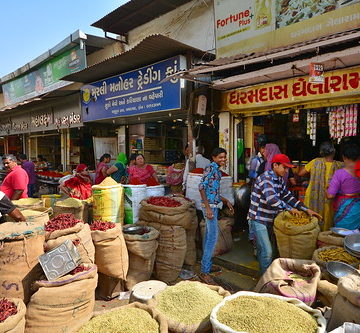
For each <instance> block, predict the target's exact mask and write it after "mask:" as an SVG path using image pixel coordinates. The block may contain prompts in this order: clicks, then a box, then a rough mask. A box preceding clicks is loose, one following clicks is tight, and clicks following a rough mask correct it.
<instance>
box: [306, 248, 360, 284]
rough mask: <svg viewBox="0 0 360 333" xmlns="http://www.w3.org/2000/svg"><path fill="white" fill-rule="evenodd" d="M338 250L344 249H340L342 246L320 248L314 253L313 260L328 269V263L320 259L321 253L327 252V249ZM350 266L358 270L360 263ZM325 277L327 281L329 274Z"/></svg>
mask: <svg viewBox="0 0 360 333" xmlns="http://www.w3.org/2000/svg"><path fill="white" fill-rule="evenodd" d="M338 248H342V247H340V246H324V247H320V248H318V249H316V250H315V251H314V253H313V257H312V260H314V261H315V262H316V263H317V264H318V265H319V266H320V267H321V268H323V269H326V262H325V261H323V260H321V259H320V258H319V253H320V252H322V251H326V250H327V249H338ZM329 261H334V260H329ZM338 261H339V260H338ZM350 265H351V266H353V267H355V268H356V267H358V265H359V261H358V262H356V263H353V264H350ZM324 277H325V278H326V279H328V278H327V277H328V275H327V274H324Z"/></svg>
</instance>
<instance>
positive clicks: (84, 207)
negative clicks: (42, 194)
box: [54, 198, 89, 222]
mask: <svg viewBox="0 0 360 333" xmlns="http://www.w3.org/2000/svg"><path fill="white" fill-rule="evenodd" d="M64 213H70V214H73V215H74V216H75V218H76V219H79V220H83V221H84V222H88V217H89V205H88V204H87V202H86V201H84V200H79V199H76V198H67V199H64V200H58V201H56V202H55V204H54V217H56V216H58V215H59V214H64Z"/></svg>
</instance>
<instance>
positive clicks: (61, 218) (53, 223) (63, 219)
mask: <svg viewBox="0 0 360 333" xmlns="http://www.w3.org/2000/svg"><path fill="white" fill-rule="evenodd" d="M79 222H83V221H81V220H78V219H76V218H75V216H74V215H73V214H71V213H65V214H59V215H58V216H56V217H53V218H52V219H51V220H49V222H48V223H46V225H45V230H46V231H50V232H51V231H55V230H63V229H68V228H72V227H73V226H75V225H76V224H77V223H79Z"/></svg>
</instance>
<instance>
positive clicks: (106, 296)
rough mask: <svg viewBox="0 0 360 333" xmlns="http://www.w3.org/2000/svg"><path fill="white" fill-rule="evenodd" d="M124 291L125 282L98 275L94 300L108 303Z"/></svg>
mask: <svg viewBox="0 0 360 333" xmlns="http://www.w3.org/2000/svg"><path fill="white" fill-rule="evenodd" d="M124 290H125V281H123V280H120V279H117V278H114V277H111V276H107V275H105V274H102V273H98V283H97V287H96V290H95V297H96V299H100V300H105V301H109V300H111V299H114V298H116V297H119V295H120V292H121V291H124Z"/></svg>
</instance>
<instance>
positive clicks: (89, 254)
mask: <svg viewBox="0 0 360 333" xmlns="http://www.w3.org/2000/svg"><path fill="white" fill-rule="evenodd" d="M67 239H70V240H71V241H73V242H74V244H75V245H76V248H77V250H78V251H79V253H80V255H81V260H82V262H83V263H92V264H93V263H94V262H95V247H94V244H93V241H92V238H91V231H90V226H89V225H88V224H84V223H77V224H76V225H75V226H74V227H72V228H67V229H63V230H55V231H52V232H46V234H45V241H46V242H45V249H46V251H49V250H52V249H53V248H55V247H57V246H58V245H60V244H61V243H63V242H65V241H66V240H67Z"/></svg>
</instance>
